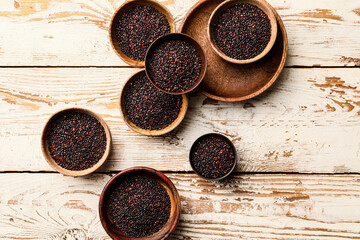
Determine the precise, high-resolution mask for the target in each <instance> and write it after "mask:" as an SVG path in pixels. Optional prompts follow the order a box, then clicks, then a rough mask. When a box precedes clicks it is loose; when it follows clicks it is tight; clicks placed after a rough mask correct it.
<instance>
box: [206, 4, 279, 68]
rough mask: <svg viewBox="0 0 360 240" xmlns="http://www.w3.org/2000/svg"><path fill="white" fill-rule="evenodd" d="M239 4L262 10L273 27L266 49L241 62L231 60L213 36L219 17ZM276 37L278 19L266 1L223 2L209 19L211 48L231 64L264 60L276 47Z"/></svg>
mask: <svg viewBox="0 0 360 240" xmlns="http://www.w3.org/2000/svg"><path fill="white" fill-rule="evenodd" d="M239 3H248V4H251V5H254V6H256V7H258V8H259V9H261V10H262V11H263V12H264V13H265V14H266V15H267V17H268V18H269V20H270V25H271V35H270V40H269V42H268V44H267V46H266V47H265V49H264V50H263V51H262V52H261V53H260V54H259V55H257V56H255V57H253V58H250V59H243V60H239V59H234V58H231V57H229V56H227V55H226V54H224V53H223V52H222V51H221V50H220V49H219V47H218V46H217V44H216V43H215V39H214V34H213V32H214V31H213V30H214V26H215V22H216V20H217V19H218V17H219V15H220V14H221V13H222V12H223V11H225V10H226V9H228V8H229V7H232V6H234V5H236V4H239ZM276 36H277V21H276V17H275V15H274V13H273V11H272V9H271V6H270V4H268V3H267V2H266V1H264V0H228V1H225V2H223V3H222V4H220V5H219V6H217V8H216V9H215V10H214V12H213V13H212V14H211V16H210V19H209V24H208V37H209V39H210V43H211V46H212V47H213V49H214V51H215V52H216V53H217V54H218V55H219V56H220V57H222V58H223V59H224V60H226V61H228V62H231V63H235V64H248V63H252V62H255V61H257V60H259V59H261V58H263V57H264V56H265V55H266V54H268V52H269V51H270V49H271V48H272V47H273V46H274V43H275V40H276Z"/></svg>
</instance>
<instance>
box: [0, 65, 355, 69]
mask: <svg viewBox="0 0 360 240" xmlns="http://www.w3.org/2000/svg"><path fill="white" fill-rule="evenodd" d="M0 68H130V69H139V70H140V69H145V68H137V67H132V66H130V65H129V66H97V65H89V66H56V65H46V66H44V65H39V66H36V65H35V66H0ZM284 68H288V69H290V68H294V69H312V68H313V69H327V68H329V69H340V68H344V69H349V68H360V66H300V65H298V66H297V65H294V66H284Z"/></svg>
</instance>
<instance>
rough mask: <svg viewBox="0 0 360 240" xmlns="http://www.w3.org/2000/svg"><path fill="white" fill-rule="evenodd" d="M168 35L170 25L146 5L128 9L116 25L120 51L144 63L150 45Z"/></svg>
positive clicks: (161, 15) (160, 14)
mask: <svg viewBox="0 0 360 240" xmlns="http://www.w3.org/2000/svg"><path fill="white" fill-rule="evenodd" d="M168 33H170V24H169V22H168V20H167V19H166V17H165V15H164V14H162V13H161V12H159V11H158V10H157V9H156V8H154V7H151V6H146V5H136V6H135V7H131V8H129V9H128V10H127V11H125V13H124V14H123V15H122V16H121V17H120V18H119V21H118V22H117V23H116V39H117V41H118V43H119V47H120V50H121V51H122V52H123V53H124V54H125V55H126V56H128V57H130V58H131V59H134V60H136V61H144V60H145V55H146V51H147V49H148V47H149V46H150V45H151V43H152V42H153V41H155V40H156V39H158V38H159V37H161V36H163V35H165V34H168Z"/></svg>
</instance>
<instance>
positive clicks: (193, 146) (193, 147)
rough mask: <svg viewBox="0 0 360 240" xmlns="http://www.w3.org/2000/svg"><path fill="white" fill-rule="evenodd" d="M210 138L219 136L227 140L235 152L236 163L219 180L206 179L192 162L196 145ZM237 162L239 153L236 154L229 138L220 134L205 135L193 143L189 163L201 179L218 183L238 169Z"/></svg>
mask: <svg viewBox="0 0 360 240" xmlns="http://www.w3.org/2000/svg"><path fill="white" fill-rule="evenodd" d="M210 136H219V137H221V138H223V139H224V140H226V141H227V142H228V143H229V144H230V146H231V148H232V149H233V150H234V155H235V161H234V165H233V166H232V168H231V170H230V171H229V172H228V173H227V174H225V175H224V176H222V177H218V178H207V177H204V176H203V175H201V174H200V173H199V172H198V171H197V170H196V169H195V167H194V165H193V162H192V154H193V152H194V151H195V147H196V145H197V144H198V142H200V141H201V140H203V139H204V138H207V137H210ZM236 161H237V153H236V148H235V146H234V144H233V143H232V142H231V141H230V139H229V138H227V137H226V136H224V135H222V134H219V133H208V134H205V135H202V136H201V137H199V138H198V139H196V141H195V142H194V143H193V145H192V146H191V148H190V153H189V162H190V166H191V168H192V170H193V171H194V172H195V173H196V174H197V175H198V176H199V177H201V178H203V179H206V180H210V181H218V180H221V179H224V178H226V177H228V176H229V175H230V174H231V173H232V172H233V171H234V169H235V167H236Z"/></svg>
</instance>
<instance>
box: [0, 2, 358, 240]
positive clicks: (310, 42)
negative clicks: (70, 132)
mask: <svg viewBox="0 0 360 240" xmlns="http://www.w3.org/2000/svg"><path fill="white" fill-rule="evenodd" d="M195 2H196V0H166V1H162V3H164V4H166V5H167V7H168V8H169V10H170V11H171V12H172V13H173V15H174V17H175V18H176V23H177V26H179V25H180V22H181V21H182V19H183V16H184V15H185V14H186V12H187V11H188V10H189V8H190V7H191V6H192V5H194V4H195ZM269 2H270V3H271V4H272V5H273V6H274V7H275V8H276V9H277V11H278V12H279V14H280V15H281V17H282V19H283V21H284V23H285V26H286V29H287V32H288V37H289V56H288V61H287V64H286V67H285V69H284V71H283V73H282V74H281V76H280V78H279V79H278V80H277V82H276V83H275V84H274V85H273V87H271V88H270V89H269V90H268V91H266V92H265V93H264V94H262V95H260V96H259V97H256V98H254V99H251V100H249V101H245V102H239V103H222V102H217V101H213V100H211V99H207V98H205V97H204V96H202V95H198V96H195V97H192V98H191V103H190V108H189V111H188V114H187V116H186V118H185V120H184V122H183V124H182V125H181V127H179V128H178V129H177V130H176V131H175V132H173V133H171V134H170V135H168V136H165V137H154V138H151V137H145V136H141V135H139V134H137V133H134V132H133V131H131V130H130V129H128V128H127V126H126V125H125V124H124V122H123V121H122V119H121V117H120V112H119V106H118V101H119V93H120V90H121V86H122V84H123V83H124V81H125V80H126V79H127V78H128V77H129V76H131V74H133V73H134V72H135V71H137V70H138V69H135V68H130V67H128V66H127V65H126V64H125V63H124V62H122V61H121V60H120V59H119V58H118V57H117V55H116V54H115V53H114V52H113V50H112V49H111V47H110V43H109V39H108V26H109V21H110V18H111V16H112V14H113V13H114V11H115V9H116V8H117V7H118V6H120V5H121V4H122V3H123V0H119V1H117V0H15V1H14V0H1V1H0V30H1V33H0V192H1V194H0V239H76V238H75V237H77V239H81V240H83V239H89V240H90V239H92V240H95V239H96V240H97V239H108V238H109V237H108V236H107V234H106V233H105V231H104V230H103V228H102V226H101V224H100V222H99V217H98V199H99V195H100V192H101V190H102V188H103V187H104V184H105V183H106V182H107V181H108V180H109V179H110V177H111V176H112V175H114V174H115V173H117V172H119V171H121V170H122V169H125V168H127V167H132V166H139V165H142V166H148V167H152V168H156V169H158V170H161V171H165V173H166V175H167V176H169V177H170V178H171V179H172V180H173V182H174V183H175V185H176V187H177V188H178V190H179V193H180V195H181V201H182V215H181V220H180V223H179V225H178V227H177V229H176V231H175V233H174V234H173V235H172V236H171V239H186V240H188V239H257V240H258V239H323V240H328V239H331V240H332V239H360V68H359V67H360V1H359V0H346V1H338V0H302V1H297V0H269ZM73 106H77V107H84V108H88V109H90V110H93V111H95V112H97V113H99V114H101V115H102V116H103V118H104V119H105V120H106V121H107V123H108V124H109V127H110V129H111V132H112V136H113V140H114V141H113V152H112V155H111V157H110V159H109V161H108V162H107V164H106V165H105V166H104V167H103V168H101V169H100V171H99V172H98V173H95V174H93V175H91V176H89V177H81V178H73V177H65V176H62V175H60V174H58V173H56V172H54V171H53V170H52V169H51V168H50V167H49V166H48V165H47V163H46V162H45V160H44V158H43V156H42V154H41V150H40V134H41V130H42V127H43V125H44V123H45V122H46V120H47V118H48V117H49V116H50V115H51V114H52V113H54V112H55V111H58V110H60V109H63V108H68V107H73ZM208 132H219V133H222V134H225V135H227V136H229V137H230V138H231V139H233V141H234V144H235V145H236V147H237V150H238V155H239V162H238V168H237V172H236V173H235V174H233V177H231V178H230V179H229V180H228V181H227V182H224V183H212V182H206V181H204V180H201V179H199V178H198V177H197V176H196V175H194V174H193V173H191V172H190V170H191V168H190V165H189V163H188V151H189V148H190V146H191V144H192V142H193V141H194V140H195V139H196V138H197V137H199V136H200V135H202V134H204V133H208Z"/></svg>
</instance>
